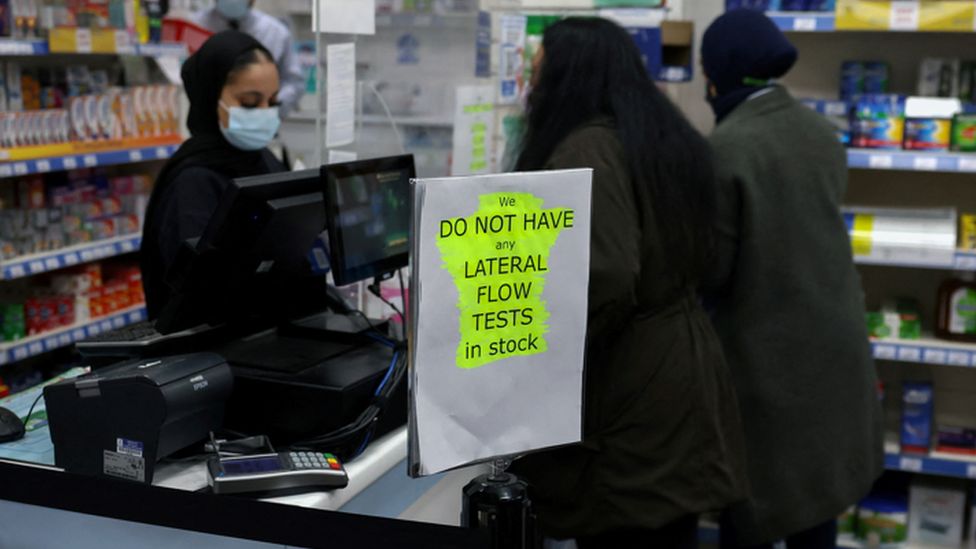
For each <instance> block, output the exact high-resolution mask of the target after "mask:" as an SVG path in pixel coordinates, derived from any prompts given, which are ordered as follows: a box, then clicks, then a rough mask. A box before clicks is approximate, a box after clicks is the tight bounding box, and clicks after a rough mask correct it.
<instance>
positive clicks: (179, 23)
mask: <svg viewBox="0 0 976 549" xmlns="http://www.w3.org/2000/svg"><path fill="white" fill-rule="evenodd" d="M213 34H214V33H212V32H210V30H209V29H206V28H204V27H201V26H200V25H197V24H196V23H193V22H191V21H187V20H186V19H176V18H172V19H171V18H168V17H167V18H165V19H163V42H182V43H184V44H186V47H187V49H188V50H189V51H190V54H193V53H194V52H195V51H197V50H198V49H200V46H202V45H203V43H204V42H206V41H207V38H210V37H211V36H213Z"/></svg>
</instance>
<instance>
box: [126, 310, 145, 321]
mask: <svg viewBox="0 0 976 549" xmlns="http://www.w3.org/2000/svg"><path fill="white" fill-rule="evenodd" d="M141 318H142V313H140V312H139V311H132V312H131V313H129V322H130V323H132V324H135V323H136V322H139V320H140V319H141Z"/></svg>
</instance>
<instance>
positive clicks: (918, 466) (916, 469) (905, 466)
mask: <svg viewBox="0 0 976 549" xmlns="http://www.w3.org/2000/svg"><path fill="white" fill-rule="evenodd" d="M898 468H899V469H901V470H902V471H911V472H913V473H921V472H922V460H921V459H920V458H913V457H904V456H902V458H901V459H899V460H898Z"/></svg>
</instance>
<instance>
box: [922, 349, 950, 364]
mask: <svg viewBox="0 0 976 549" xmlns="http://www.w3.org/2000/svg"><path fill="white" fill-rule="evenodd" d="M922 361H923V362H925V363H926V364H946V363H947V362H948V361H949V357H948V353H946V352H945V351H943V350H942V349H925V353H924V354H923V355H922Z"/></svg>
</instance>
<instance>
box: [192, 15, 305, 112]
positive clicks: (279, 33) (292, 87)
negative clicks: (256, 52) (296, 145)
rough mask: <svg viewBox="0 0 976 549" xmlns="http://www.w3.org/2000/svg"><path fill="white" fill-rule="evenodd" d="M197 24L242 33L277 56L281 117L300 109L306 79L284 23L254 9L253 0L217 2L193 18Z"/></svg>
mask: <svg viewBox="0 0 976 549" xmlns="http://www.w3.org/2000/svg"><path fill="white" fill-rule="evenodd" d="M193 18H194V22H195V23H197V24H198V25H200V26H202V27H204V28H207V29H209V30H211V31H213V32H214V33H217V32H220V31H225V30H227V29H234V30H239V31H241V32H243V33H246V34H249V35H251V36H252V37H254V38H255V39H256V40H257V41H258V42H260V43H261V45H262V46H264V47H265V48H267V50H268V51H269V52H271V55H272V56H273V57H274V62H275V65H277V66H278V73H279V74H280V75H281V90H280V91H279V92H278V102H279V105H280V112H281V115H282V116H286V115H287V114H288V113H289V112H292V111H295V110H297V108H298V101H299V100H300V99H301V98H302V95H303V94H304V93H305V77H304V75H303V73H302V67H301V64H300V63H299V61H298V55H297V54H296V53H295V48H294V45H293V42H292V35H291V30H290V29H289V28H288V26H287V25H286V24H285V23H283V22H282V21H281V20H279V19H277V18H276V17H273V16H271V15H268V14H267V13H264V12H263V11H261V10H259V9H255V7H254V0H217V1H216V3H215V5H214V7H213V8H211V9H208V10H203V11H201V12H198V13H196V14H195V15H194V17H193Z"/></svg>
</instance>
